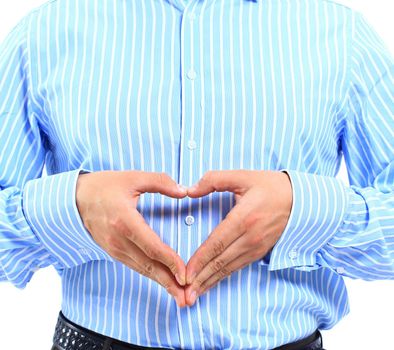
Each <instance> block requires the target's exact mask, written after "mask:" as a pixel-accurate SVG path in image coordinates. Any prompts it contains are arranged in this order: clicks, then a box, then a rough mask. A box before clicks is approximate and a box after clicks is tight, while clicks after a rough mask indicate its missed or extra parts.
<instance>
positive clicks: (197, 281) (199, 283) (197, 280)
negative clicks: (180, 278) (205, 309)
mask: <svg viewBox="0 0 394 350" xmlns="http://www.w3.org/2000/svg"><path fill="white" fill-rule="evenodd" d="M193 284H194V285H195V286H196V287H198V288H200V289H201V288H202V287H203V286H204V284H205V281H203V280H201V278H199V277H196V278H195V280H194V282H193Z"/></svg>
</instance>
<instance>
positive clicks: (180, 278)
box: [175, 273, 185, 286]
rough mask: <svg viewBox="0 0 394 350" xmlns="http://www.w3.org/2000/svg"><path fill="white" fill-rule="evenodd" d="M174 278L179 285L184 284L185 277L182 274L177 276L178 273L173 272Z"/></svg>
mask: <svg viewBox="0 0 394 350" xmlns="http://www.w3.org/2000/svg"><path fill="white" fill-rule="evenodd" d="M175 279H176V280H177V281H178V283H179V284H180V285H181V286H184V285H185V277H184V276H179V274H178V273H176V274H175Z"/></svg>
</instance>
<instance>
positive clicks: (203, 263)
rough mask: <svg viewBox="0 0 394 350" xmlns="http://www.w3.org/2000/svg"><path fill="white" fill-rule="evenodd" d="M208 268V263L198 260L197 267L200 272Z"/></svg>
mask: <svg viewBox="0 0 394 350" xmlns="http://www.w3.org/2000/svg"><path fill="white" fill-rule="evenodd" d="M205 266H206V262H205V261H204V260H203V259H198V260H197V261H196V267H197V269H198V271H201V270H202V269H203V268H204V267H205Z"/></svg>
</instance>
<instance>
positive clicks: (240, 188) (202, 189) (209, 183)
mask: <svg viewBox="0 0 394 350" xmlns="http://www.w3.org/2000/svg"><path fill="white" fill-rule="evenodd" d="M247 178H248V173H247V171H245V170H218V171H208V172H206V173H205V174H204V176H203V177H202V178H201V179H200V181H198V182H197V183H196V184H195V185H193V186H192V187H189V188H188V189H187V195H188V196H189V197H192V198H196V197H202V196H206V195H207V194H209V193H212V192H215V191H216V192H224V191H229V192H234V193H236V194H243V193H244V192H245V191H246V189H247V184H248V181H247V180H248V179H247Z"/></svg>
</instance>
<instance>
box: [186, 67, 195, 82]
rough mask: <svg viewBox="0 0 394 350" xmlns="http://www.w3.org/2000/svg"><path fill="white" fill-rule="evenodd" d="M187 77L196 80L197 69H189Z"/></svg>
mask: <svg viewBox="0 0 394 350" xmlns="http://www.w3.org/2000/svg"><path fill="white" fill-rule="evenodd" d="M187 77H188V78H189V79H190V80H194V79H196V77H197V74H196V71H195V70H194V69H189V71H188V72H187Z"/></svg>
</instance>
